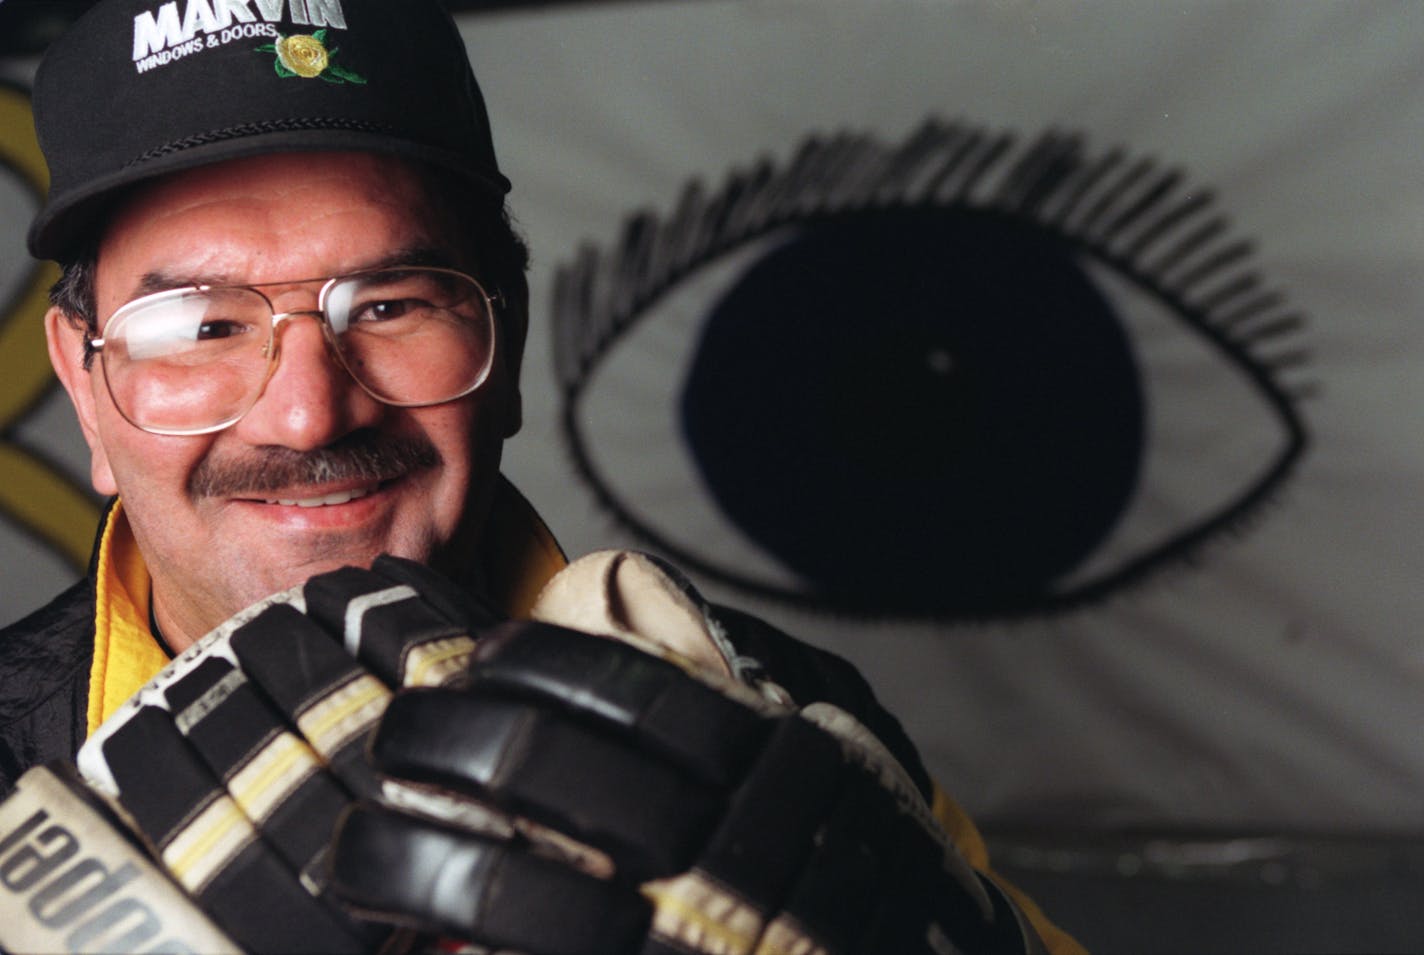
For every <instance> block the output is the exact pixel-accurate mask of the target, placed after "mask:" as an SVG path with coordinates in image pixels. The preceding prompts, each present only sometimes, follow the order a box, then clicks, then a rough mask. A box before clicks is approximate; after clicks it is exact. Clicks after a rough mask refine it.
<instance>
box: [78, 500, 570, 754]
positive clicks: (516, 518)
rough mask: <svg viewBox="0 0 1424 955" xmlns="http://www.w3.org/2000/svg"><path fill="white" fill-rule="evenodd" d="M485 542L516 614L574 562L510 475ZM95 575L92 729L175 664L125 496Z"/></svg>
mask: <svg viewBox="0 0 1424 955" xmlns="http://www.w3.org/2000/svg"><path fill="white" fill-rule="evenodd" d="M482 541H483V543H482V546H481V549H480V559H481V561H482V563H483V566H484V570H485V581H486V585H487V589H488V597H489V599H490V601H491V602H492V603H493V604H494V605H495V606H496V607H499V608H501V609H502V610H503V611H504V612H505V613H506V614H507V615H509V616H510V617H516V618H518V617H525V616H528V612H529V608H530V607H531V606H532V605H533V604H534V600H535V597H536V596H537V595H538V593H539V590H540V589H541V588H542V587H543V586H544V583H545V582H546V581H547V580H548V579H549V578H550V577H552V576H554V574H556V573H558V572H559V571H560V570H561V569H563V567H564V565H565V564H566V563H567V560H566V559H565V557H564V553H563V551H562V550H560V549H559V545H558V543H557V542H556V541H555V540H554V535H553V534H552V533H550V531H549V528H548V527H547V526H545V524H544V522H543V521H542V520H540V518H539V515H538V514H537V513H535V511H534V508H533V507H532V506H531V505H530V504H529V502H528V501H526V500H525V499H524V497H523V496H522V495H521V494H520V493H519V492H518V491H517V490H515V489H514V485H512V484H510V483H509V482H508V481H507V480H505V479H504V478H503V477H501V478H500V482H499V486H498V488H497V490H496V492H495V501H494V506H493V507H492V508H491V511H490V517H489V523H488V525H487V526H486V528H485V533H484V535H483V538H482ZM94 573H95V588H94V589H95V594H96V596H95V608H94V611H95V612H94V663H93V666H92V667H91V669H90V671H89V711H88V732H89V733H93V732H94V730H95V729H97V728H98V726H99V724H100V723H102V722H104V720H106V719H108V718H109V716H110V715H112V714H113V712H114V711H115V710H117V709H118V708H119V706H120V705H121V704H122V703H123V702H124V701H125V700H127V699H128V698H129V697H131V696H133V694H134V693H135V692H137V691H138V689H139V688H140V687H142V686H143V685H144V684H145V683H147V682H148V681H149V680H151V679H153V677H154V675H155V674H156V673H158V671H159V670H161V669H163V668H164V667H165V666H167V665H168V654H167V652H166V651H165V650H164V649H163V648H162V647H161V646H159V644H158V641H156V640H155V639H154V638H153V634H152V633H151V632H149V625H148V621H149V590H150V579H149V576H148V568H147V566H145V564H144V562H143V556H142V555H141V554H140V553H139V551H138V544H137V542H135V541H134V537H133V530H132V529H131V528H130V527H129V522H128V518H127V517H126V516H125V515H124V511H123V503H122V502H121V501H120V502H115V504H114V506H113V508H112V509H110V511H109V514H108V519H107V521H106V523H105V526H104V531H103V534H102V535H101V536H100V538H99V546H98V555H97V560H96V565H95V571H94Z"/></svg>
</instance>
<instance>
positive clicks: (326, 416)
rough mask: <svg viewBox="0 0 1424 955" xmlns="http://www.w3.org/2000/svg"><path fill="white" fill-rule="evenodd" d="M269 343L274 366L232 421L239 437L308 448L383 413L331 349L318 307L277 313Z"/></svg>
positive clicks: (257, 442)
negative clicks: (240, 415)
mask: <svg viewBox="0 0 1424 955" xmlns="http://www.w3.org/2000/svg"><path fill="white" fill-rule="evenodd" d="M271 347H273V348H275V349H277V356H276V361H277V363H276V367H275V368H274V369H273V370H272V373H271V375H270V376H269V377H268V379H267V383H266V385H265V387H264V388H263V390H262V394H261V396H259V397H258V399H257V403H256V404H255V405H253V406H252V409H251V410H250V411H248V412H247V414H246V415H245V416H244V417H243V418H242V420H240V421H239V422H238V423H237V424H236V425H235V428H236V430H237V433H238V435H239V436H240V437H241V438H242V439H243V440H244V441H246V442H248V443H250V444H253V445H276V446H280V447H286V448H291V449H292V450H294V451H311V450H315V449H316V448H321V447H325V446H326V445H328V444H331V443H332V442H333V441H335V440H337V439H338V438H341V437H343V436H345V435H347V434H350V433H351V432H352V431H356V430H358V429H360V428H365V427H370V426H372V425H374V424H376V423H377V422H378V421H379V420H380V418H381V416H382V415H383V414H384V413H385V407H386V406H385V405H383V404H382V403H381V402H379V401H377V400H376V399H375V398H372V397H371V396H370V395H369V394H367V393H366V391H365V390H363V389H362V388H361V386H360V385H358V384H357V383H356V381H355V379H353V378H352V377H351V375H350V374H349V373H348V372H347V371H346V369H345V368H344V367H342V365H341V363H340V361H339V360H338V359H337V357H336V356H335V355H334V354H332V352H331V348H330V346H329V345H328V342H327V338H326V335H325V334H324V330H323V324H322V318H321V315H320V313H318V312H311V311H295V312H286V313H282V314H281V315H279V316H278V318H277V320H276V321H275V323H274V328H273V330H272V346H271Z"/></svg>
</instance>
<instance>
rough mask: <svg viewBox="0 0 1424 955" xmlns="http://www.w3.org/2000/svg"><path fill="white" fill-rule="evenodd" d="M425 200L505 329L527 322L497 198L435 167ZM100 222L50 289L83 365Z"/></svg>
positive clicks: (426, 179) (521, 259) (516, 238)
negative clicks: (79, 342)
mask: <svg viewBox="0 0 1424 955" xmlns="http://www.w3.org/2000/svg"><path fill="white" fill-rule="evenodd" d="M421 182H422V183H423V184H424V186H425V193H426V201H427V202H428V203H429V206H430V209H431V210H432V211H433V212H434V213H435V214H436V215H437V216H438V217H439V218H440V220H441V221H440V226H441V228H442V230H443V232H444V233H445V234H446V235H449V236H451V237H454V238H456V239H458V240H459V241H460V242H462V243H463V244H464V246H465V249H464V251H465V252H466V253H467V254H468V256H469V260H470V261H471V262H472V263H474V265H473V266H472V268H473V271H474V273H475V278H477V279H479V280H480V283H481V284H482V285H484V286H485V289H486V291H488V292H489V293H490V295H491V296H492V297H494V298H496V299H498V300H499V301H500V302H501V303H502V304H501V305H500V306H497V308H496V312H497V314H498V315H499V316H500V320H501V321H502V322H503V323H504V325H505V326H506V327H513V328H516V329H519V330H520V333H521V334H522V330H523V328H524V326H525V325H526V324H527V322H528V320H529V315H528V312H529V284H528V280H527V278H526V276H525V273H526V271H527V270H528V268H529V247H528V245H526V244H525V242H524V239H523V238H522V237H521V236H520V235H519V233H518V232H517V231H516V230H515V228H514V223H513V220H512V218H511V216H510V213H509V208H508V206H506V205H505V204H504V202H503V201H502V200H491V199H489V198H488V197H486V196H483V195H479V194H476V193H474V192H473V191H471V189H470V188H469V187H468V185H467V184H466V183H465V181H464V180H463V179H461V178H460V177H458V176H456V175H455V174H453V173H450V172H447V171H446V170H444V169H441V168H438V167H434V166H431V167H427V168H425V169H423V170H422V176H421ZM103 227H104V221H103V220H100V221H99V222H98V223H97V224H96V226H95V227H94V228H93V229H92V230H91V231H90V233H89V235H88V237H87V238H86V240H85V241H84V243H83V244H82V245H81V246H80V247H79V249H78V251H77V253H76V254H75V255H74V257H73V258H72V259H69V260H67V261H64V262H61V263H60V277H59V281H57V282H55V283H54V286H53V287H52V288H51V289H50V292H49V300H50V304H51V305H54V306H55V307H57V308H58V309H60V311H62V312H63V313H64V314H65V316H66V317H67V318H68V319H69V321H70V323H71V324H72V325H74V326H75V327H76V328H78V327H81V326H82V327H83V328H84V329H85V330H86V331H87V332H88V336H87V337H86V339H85V343H84V367H85V368H88V367H90V365H91V364H93V361H94V354H95V351H94V349H93V348H92V347H91V346H90V345H89V341H88V340H89V338H97V337H98V335H99V314H98V312H99V305H98V299H97V293H96V292H95V273H96V272H97V271H98V264H99V237H100V236H101V235H103Z"/></svg>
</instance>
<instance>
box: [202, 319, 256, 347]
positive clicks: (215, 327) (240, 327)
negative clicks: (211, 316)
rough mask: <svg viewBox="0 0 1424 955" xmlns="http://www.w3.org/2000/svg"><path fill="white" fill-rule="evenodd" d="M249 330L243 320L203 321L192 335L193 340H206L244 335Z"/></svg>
mask: <svg viewBox="0 0 1424 955" xmlns="http://www.w3.org/2000/svg"><path fill="white" fill-rule="evenodd" d="M250 330H251V326H249V325H248V324H247V323H245V322H234V321H229V320H227V319H218V320H217V321H208V322H203V323H202V324H201V325H199V326H198V331H197V334H196V335H194V336H193V339H194V340H195V341H200V342H206V341H212V340H214V339H218V338H234V337H236V336H238V335H244V334H246V333H247V332H248V331H250Z"/></svg>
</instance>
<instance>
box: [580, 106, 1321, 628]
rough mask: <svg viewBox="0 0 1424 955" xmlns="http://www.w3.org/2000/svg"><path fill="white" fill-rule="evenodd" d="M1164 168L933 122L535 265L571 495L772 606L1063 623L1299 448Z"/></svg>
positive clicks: (1180, 182) (817, 156)
mask: <svg viewBox="0 0 1424 955" xmlns="http://www.w3.org/2000/svg"><path fill="white" fill-rule="evenodd" d="M1255 257H1256V253H1255V250H1254V248H1253V246H1252V245H1251V244H1250V243H1249V242H1246V241H1244V240H1241V239H1239V238H1238V237H1236V236H1234V235H1233V234H1232V232H1231V229H1230V227H1229V225H1228V223H1227V221H1226V218H1225V217H1224V216H1223V215H1222V214H1221V213H1220V212H1219V211H1218V210H1217V209H1216V208H1215V203H1214V200H1213V199H1212V197H1211V196H1210V195H1209V194H1208V193H1206V192H1203V191H1201V190H1200V189H1197V188H1194V187H1192V186H1191V185H1190V184H1189V183H1188V182H1187V181H1186V179H1185V177H1184V176H1183V175H1182V174H1181V173H1180V172H1178V171H1176V170H1172V169H1164V168H1162V167H1160V166H1159V165H1158V164H1157V163H1156V162H1154V161H1151V160H1147V159H1134V158H1133V157H1130V156H1128V155H1126V154H1125V153H1123V152H1122V151H1117V150H1114V151H1108V152H1105V153H1101V154H1093V153H1091V152H1090V150H1089V149H1088V148H1087V147H1086V145H1085V144H1084V142H1083V140H1082V139H1081V138H1080V137H1076V136H1069V135H1063V134H1058V133H1048V134H1045V135H1044V136H1041V137H1039V138H1038V139H1037V140H1035V141H1034V142H1032V143H1029V144H1027V145H1026V146H1018V145H1016V142H1015V139H1014V137H1012V136H1011V135H1008V134H1003V135H998V136H993V135H989V134H987V133H985V132H984V131H982V130H979V129H975V128H970V127H965V126H961V125H957V124H944V123H940V122H938V121H930V122H928V123H926V124H925V125H924V126H923V127H921V129H920V130H918V131H917V132H916V133H915V134H914V135H912V136H911V137H909V138H908V139H907V140H906V141H905V142H903V143H900V144H896V145H885V144H882V143H879V142H877V141H876V140H873V139H870V138H866V137H861V136H850V135H846V136H839V137H833V138H829V139H824V138H812V139H809V140H808V141H807V142H806V143H805V144H804V145H803V146H802V148H801V149H800V150H799V151H798V153H797V154H796V156H795V157H794V158H793V159H792V161H791V162H790V163H788V164H787V165H786V166H785V167H784V168H777V167H775V166H773V165H772V164H770V163H769V162H764V163H762V164H761V165H759V166H758V167H756V168H755V169H753V170H751V171H750V172H742V171H739V172H734V173H732V174H731V175H730V176H729V177H728V179H727V181H726V182H725V183H724V184H723V186H722V188H721V189H720V190H718V191H717V192H715V193H708V192H706V191H705V190H704V189H703V188H702V187H701V186H700V184H698V183H695V182H694V183H692V184H691V185H689V186H688V187H687V189H686V190H685V192H684V194H683V197H682V200H681V202H680V204H679V206H678V208H677V209H676V210H675V211H674V212H673V213H672V214H670V215H668V216H666V217H663V218H660V217H657V216H654V215H651V214H643V215H639V216H635V217H633V218H632V219H631V220H630V221H629V222H628V223H627V226H626V228H625V230H624V234H623V237H622V240H621V242H620V243H619V244H618V245H617V246H615V247H611V248H609V249H606V250H600V249H596V248H592V247H589V248H585V249H584V250H583V252H582V253H581V255H580V256H579V258H578V259H577V261H575V262H572V263H569V264H566V265H565V266H564V267H563V268H561V269H560V270H559V273H558V275H557V278H556V285H555V294H554V329H555V354H556V359H557V363H558V372H559V376H560V380H561V382H562V384H563V387H564V397H565V405H564V419H563V420H564V431H565V435H566V438H567V440H568V442H569V445H570V447H571V449H572V452H573V456H574V459H575V462H576V464H577V466H578V468H579V471H580V473H581V475H582V476H583V477H584V478H585V479H586V480H587V481H588V482H589V484H590V485H591V487H592V488H593V489H594V491H595V493H596V494H597V496H598V498H599V501H600V502H601V504H602V505H603V506H605V507H606V508H607V509H608V510H609V511H610V512H611V513H612V514H613V516H614V517H615V518H616V519H617V520H618V521H619V522H620V523H621V524H622V525H623V526H624V527H626V528H627V529H628V530H629V531H630V532H632V533H633V534H634V535H635V536H637V537H639V538H641V539H642V541H644V542H645V543H646V544H647V545H648V546H650V547H652V548H653V549H655V550H658V551H660V552H662V553H664V554H666V555H667V556H669V557H671V558H673V559H674V560H676V561H678V562H680V563H682V564H684V565H685V566H687V567H689V568H690V569H692V570H693V571H695V572H696V573H699V574H701V575H705V576H707V577H711V578H715V579H717V580H720V581H722V582H723V583H725V584H728V585H730V586H732V587H735V588H738V589H740V590H742V591H744V592H747V593H751V594H755V595H758V596H762V597H766V598H771V599H775V600H780V601H783V602H786V603H789V604H793V605H796V606H800V607H806V608H813V609H821V610H825V611H830V612H838V613H848V614H859V615H873V616H880V617H887V618H896V617H899V618H909V617H914V618H929V619H945V620H949V619H969V618H974V619H982V618H987V617H999V616H1018V615H1025V614H1042V613H1047V612H1052V611H1055V610H1060V609H1067V608H1071V607H1076V606H1081V605H1083V604H1085V603H1089V602H1092V601H1095V600H1098V599H1101V598H1103V597H1106V596H1108V595H1109V594H1112V593H1115V592H1118V591H1119V590H1121V589H1122V588H1124V587H1126V586H1128V585H1129V584H1132V583H1134V582H1137V581H1140V580H1142V579H1144V578H1145V577H1146V576H1148V575H1149V574H1150V573H1151V572H1153V571H1155V570H1158V569H1161V568H1163V567H1166V566H1170V565H1171V564H1173V563H1176V562H1179V561H1181V560H1182V558H1183V557H1186V556H1189V555H1191V554H1193V553H1195V552H1196V551H1197V550H1198V549H1199V548H1200V546H1201V545H1202V544H1204V543H1206V542H1207V541H1209V540H1212V539H1214V538H1216V537H1218V536H1219V535H1221V534H1223V533H1225V532H1227V531H1229V530H1231V529H1233V528H1237V527H1240V526H1241V525H1242V523H1243V520H1244V518H1246V517H1247V516H1249V515H1250V514H1252V513H1253V512H1255V511H1256V510H1257V508H1258V507H1259V505H1261V504H1262V503H1263V502H1264V501H1266V500H1268V499H1269V498H1270V497H1271V496H1272V495H1273V493H1275V492H1276V491H1277V490H1278V489H1279V487H1280V485H1281V484H1282V482H1283V481H1284V480H1285V479H1286V478H1287V477H1288V476H1289V474H1290V473H1291V472H1292V470H1293V469H1294V467H1295V465H1296V464H1297V463H1298V462H1299V460H1300V458H1301V456H1302V454H1303V453H1304V451H1305V449H1306V446H1307V437H1306V428H1305V425H1304V422H1303V419H1302V417H1301V415H1300V412H1299V407H1298V404H1299V398H1300V397H1301V395H1302V393H1303V388H1302V386H1301V385H1300V384H1298V383H1297V380H1298V376H1299V375H1300V374H1301V373H1302V372H1301V366H1302V365H1303V364H1304V361H1305V358H1306V355H1305V352H1304V351H1303V350H1302V349H1301V348H1300V347H1299V346H1298V345H1297V344H1296V340H1297V339H1298V338H1299V337H1300V332H1301V331H1302V327H1303V320H1302V318H1301V316H1300V315H1298V314H1297V313H1296V312H1294V311H1292V310H1291V308H1290V307H1289V305H1288V304H1287V303H1286V301H1285V297H1284V296H1283V295H1282V294H1281V293H1280V292H1279V291H1277V290H1275V289H1274V288H1272V287H1271V286H1269V285H1268V284H1267V283H1266V281H1265V280H1264V279H1263V278H1262V276H1261V275H1260V273H1259V271H1258V270H1257V269H1256V267H1255V263H1254V259H1255Z"/></svg>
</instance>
